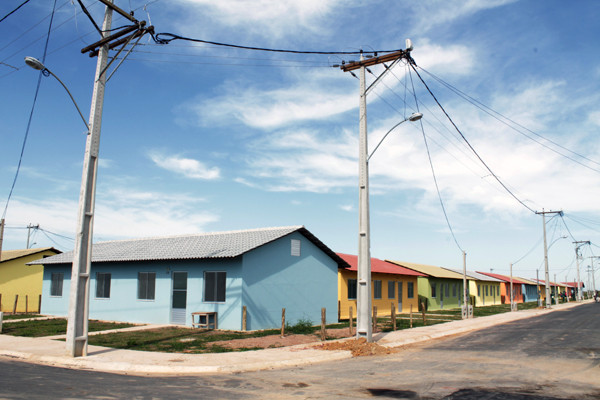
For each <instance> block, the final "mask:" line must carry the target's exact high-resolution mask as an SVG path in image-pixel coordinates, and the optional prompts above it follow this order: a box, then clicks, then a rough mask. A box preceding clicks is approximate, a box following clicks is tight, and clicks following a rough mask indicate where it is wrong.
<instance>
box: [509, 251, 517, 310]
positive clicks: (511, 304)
mask: <svg viewBox="0 0 600 400" xmlns="http://www.w3.org/2000/svg"><path fill="white" fill-rule="evenodd" d="M512 266H513V265H512V263H510V311H516V310H515V299H514V298H513V293H514V290H513V279H512Z"/></svg>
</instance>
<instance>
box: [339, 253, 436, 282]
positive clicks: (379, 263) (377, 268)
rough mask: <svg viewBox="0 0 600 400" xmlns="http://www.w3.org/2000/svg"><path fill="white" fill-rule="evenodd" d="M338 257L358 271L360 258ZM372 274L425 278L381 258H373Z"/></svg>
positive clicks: (351, 256) (418, 273) (340, 254)
mask: <svg viewBox="0 0 600 400" xmlns="http://www.w3.org/2000/svg"><path fill="white" fill-rule="evenodd" d="M337 255H338V256H340V257H341V258H343V259H344V261H346V262H347V263H348V264H350V271H357V270H358V256H354V255H350V254H343V253H337ZM371 272H377V273H381V274H395V275H410V276H425V275H424V274H421V273H420V272H417V271H413V270H412V269H408V268H404V267H402V266H400V265H396V264H392V263H390V262H387V261H383V260H380V259H379V258H373V257H371Z"/></svg>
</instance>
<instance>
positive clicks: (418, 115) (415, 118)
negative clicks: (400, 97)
mask: <svg viewBox="0 0 600 400" xmlns="http://www.w3.org/2000/svg"><path fill="white" fill-rule="evenodd" d="M421 118H423V114H421V113H413V114H412V115H411V116H410V117H408V118H405V119H403V120H402V121H400V122H398V123H397V124H396V125H394V126H392V128H391V129H390V130H389V131H387V133H386V134H385V135H383V138H381V140H380V141H379V143H377V146H375V148H374V149H373V151H372V152H371V154H369V157H367V162H368V161H369V160H370V159H371V157H373V154H375V152H376V151H377V149H378V148H379V146H381V143H383V141H384V140H385V138H386V137H387V136H388V135H389V134H390V133H391V132H392V131H393V130H394V129H396V128H397V127H398V126H400V125H402V124H403V123H405V122H406V121H411V122H414V121H418V120H420V119H421Z"/></svg>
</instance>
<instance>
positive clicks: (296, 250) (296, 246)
mask: <svg viewBox="0 0 600 400" xmlns="http://www.w3.org/2000/svg"><path fill="white" fill-rule="evenodd" d="M292 255H293V256H294V257H300V241H299V240H298V239H292Z"/></svg>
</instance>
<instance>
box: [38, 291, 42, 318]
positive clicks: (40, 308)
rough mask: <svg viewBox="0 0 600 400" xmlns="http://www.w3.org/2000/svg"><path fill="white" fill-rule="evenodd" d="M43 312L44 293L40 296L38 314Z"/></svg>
mask: <svg viewBox="0 0 600 400" xmlns="http://www.w3.org/2000/svg"><path fill="white" fill-rule="evenodd" d="M41 313H42V295H41V294H40V298H39V301H38V314H41Z"/></svg>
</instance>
